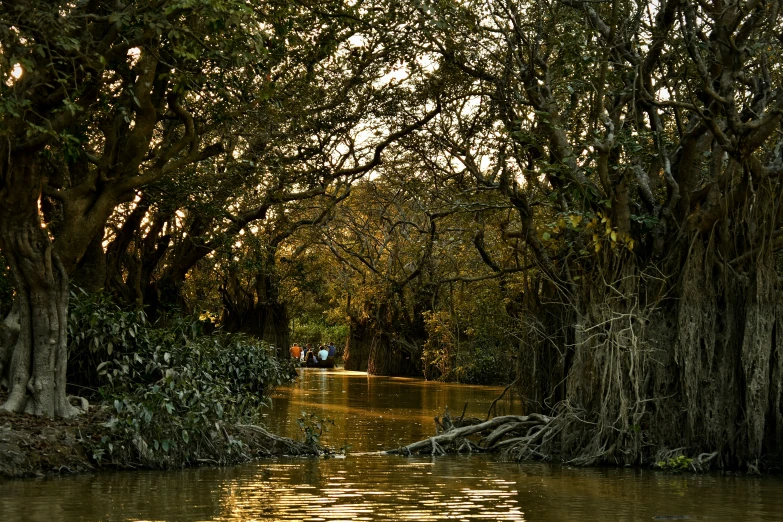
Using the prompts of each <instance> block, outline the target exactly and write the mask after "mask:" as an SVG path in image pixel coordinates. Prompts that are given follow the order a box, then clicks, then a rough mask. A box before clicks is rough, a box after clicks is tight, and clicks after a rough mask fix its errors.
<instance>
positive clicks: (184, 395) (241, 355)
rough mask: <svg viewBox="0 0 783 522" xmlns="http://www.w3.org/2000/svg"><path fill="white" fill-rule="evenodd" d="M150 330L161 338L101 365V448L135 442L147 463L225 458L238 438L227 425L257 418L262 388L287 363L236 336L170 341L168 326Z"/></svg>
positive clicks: (267, 388)
mask: <svg viewBox="0 0 783 522" xmlns="http://www.w3.org/2000/svg"><path fill="white" fill-rule="evenodd" d="M148 335H149V338H150V339H151V340H153V339H154V340H157V341H160V342H159V343H158V344H155V345H154V346H152V344H150V345H147V347H146V348H147V349H146V350H141V351H137V352H134V353H132V354H127V353H126V354H124V355H122V356H121V357H119V358H117V359H114V360H112V361H107V362H105V363H102V364H101V367H100V373H101V374H104V375H105V376H106V378H107V380H108V383H107V384H106V385H105V386H103V387H102V388H101V394H102V395H103V398H104V401H105V402H106V403H109V404H110V405H112V408H113V411H112V417H111V419H110V420H109V424H108V425H109V427H110V428H111V433H112V436H111V437H110V438H109V439H108V440H104V441H102V442H103V445H104V447H105V448H106V449H108V450H109V452H110V453H111V452H113V451H114V450H115V448H117V447H120V448H121V449H122V450H124V451H126V452H127V451H130V450H132V449H134V448H135V450H136V451H137V452H138V454H139V456H140V458H141V459H142V460H143V461H144V464H146V465H151V466H180V465H184V464H187V463H189V462H192V461H194V460H199V459H201V458H204V457H205V456H208V458H209V459H212V460H216V461H221V460H222V461H225V460H229V459H230V457H231V454H232V452H237V451H241V450H242V449H243V445H242V443H241V442H240V441H238V440H235V439H233V438H232V437H231V436H230V435H228V433H227V432H226V431H225V426H226V425H231V424H234V423H239V422H242V423H256V422H258V420H259V418H260V415H259V413H260V412H259V410H260V408H261V406H263V405H264V404H266V403H267V396H268V394H269V393H270V392H271V390H272V389H273V388H274V387H275V386H277V385H280V384H282V383H283V382H285V381H287V380H288V379H289V376H290V368H288V363H287V362H281V361H280V360H278V359H276V358H275V356H274V353H273V351H272V350H271V348H270V347H269V345H267V344H266V343H263V342H258V341H255V340H253V339H251V338H249V337H245V336H241V335H232V336H224V335H213V336H209V337H201V338H197V339H195V340H193V341H190V342H187V343H177V342H173V343H172V342H171V341H172V340H176V338H177V335H172V332H171V331H170V330H162V331H153V332H148ZM172 337H173V339H172ZM131 444H132V447H131V446H130V445H131ZM216 456H217V457H218V458H215V457H216Z"/></svg>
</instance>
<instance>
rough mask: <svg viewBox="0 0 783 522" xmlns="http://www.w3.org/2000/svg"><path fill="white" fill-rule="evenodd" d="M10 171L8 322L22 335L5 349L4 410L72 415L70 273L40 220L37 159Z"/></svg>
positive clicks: (5, 239)
mask: <svg viewBox="0 0 783 522" xmlns="http://www.w3.org/2000/svg"><path fill="white" fill-rule="evenodd" d="M15 160H16V158H15ZM9 170H10V171H11V172H9V173H8V174H9V175H7V176H6V190H5V191H4V194H3V196H4V197H3V198H2V201H0V248H2V251H3V255H4V256H5V259H6V262H7V263H8V265H9V267H10V268H11V274H12V276H13V281H14V286H15V291H16V294H15V297H14V299H15V302H14V308H13V310H12V312H11V314H13V316H11V315H9V318H8V321H7V322H8V324H9V325H10V329H12V330H16V333H15V335H13V336H12V337H14V338H15V339H12V341H13V345H11V346H6V347H5V350H6V353H7V357H6V360H7V364H6V365H5V366H6V367H5V368H3V369H2V373H4V374H5V375H6V376H7V386H8V398H7V399H6V402H5V403H4V404H2V405H1V406H0V408H1V409H4V410H7V411H12V412H28V413H33V414H36V415H45V416H49V417H55V416H56V417H70V416H72V415H73V414H74V413H76V409H75V408H74V407H72V406H71V405H70V404H69V403H68V400H67V397H66V394H65V376H66V366H67V363H68V353H67V339H66V332H67V324H66V323H67V313H68V275H67V273H66V272H65V269H64V267H63V265H62V263H61V262H60V260H59V259H58V258H57V256H56V255H55V254H54V253H53V251H52V244H51V241H50V239H49V235H48V233H47V231H46V229H45V228H43V226H42V223H41V220H40V217H39V211H38V199H39V196H40V187H41V180H40V177H38V176H37V173H36V169H35V166H34V164H33V162H32V160H28V161H18V160H16V161H15V162H14V163H13V167H10V168H9ZM0 361H2V359H0Z"/></svg>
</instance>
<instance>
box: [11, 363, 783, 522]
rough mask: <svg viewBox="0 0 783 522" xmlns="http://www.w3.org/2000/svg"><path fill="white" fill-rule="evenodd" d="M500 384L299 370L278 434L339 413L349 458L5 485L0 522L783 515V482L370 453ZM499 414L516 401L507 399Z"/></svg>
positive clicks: (275, 422) (279, 416)
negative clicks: (306, 417)
mask: <svg viewBox="0 0 783 522" xmlns="http://www.w3.org/2000/svg"><path fill="white" fill-rule="evenodd" d="M500 391H501V389H500V388H487V387H478V386H477V387H461V386H455V385H445V384H439V383H426V382H423V381H417V380H410V379H384V378H378V377H367V376H366V375H364V374H358V373H351V372H325V371H319V370H314V371H308V372H303V377H302V379H301V380H300V381H299V382H297V383H296V384H295V385H293V386H292V387H290V388H287V389H284V390H280V392H279V393H278V394H277V395H276V397H275V400H274V403H273V407H272V409H271V410H270V411H269V412H268V416H267V421H268V424H269V426H270V427H272V428H273V429H276V430H279V431H281V432H287V433H288V434H290V435H296V434H297V432H298V428H297V426H296V418H297V417H298V416H299V415H300V414H301V412H302V411H305V412H307V413H316V414H318V415H320V416H322V417H331V418H332V419H333V420H334V421H335V425H334V428H333V429H332V431H331V432H330V433H329V434H328V437H327V438H328V442H330V443H331V444H332V445H334V446H339V445H344V444H350V445H351V446H352V447H353V450H351V451H349V452H348V455H347V457H345V458H330V459H280V460H276V461H262V462H256V463H250V464H246V465H242V466H234V467H229V468H201V469H191V470H183V471H171V472H146V471H145V472H127V473H99V474H93V475H82V476H76V477H63V478H53V479H41V480H18V481H7V482H2V481H0V490H2V493H3V494H2V495H0V522H4V521H6V520H8V521H17V520H19V521H25V520H30V521H37V520H42V521H53V522H59V521H63V522H66V521H68V522H70V521H76V520H109V521H114V520H117V521H120V520H123V521H124V520H183V521H185V520H187V521H191V520H227V521H228V520H308V521H340V520H355V521H361V520H403V521H415V520H416V521H417V520H423V521H427V520H459V521H461V520H504V521H505V520H511V521H523V520H524V521H552V522H554V521H563V520H579V521H604V520H612V521H621V522H626V521H628V522H630V521H637V520H710V521H715V520H720V521H724V520H725V521H741V520H753V521H755V520H770V521H771V520H781V519H783V480H782V479H781V478H779V477H763V478H753V477H737V476H720V475H715V474H711V475H692V474H680V475H676V474H668V473H662V472H651V471H647V470H634V469H606V468H592V469H572V468H567V467H562V466H555V465H549V464H541V463H526V464H515V463H507V462H499V461H498V460H497V458H496V457H495V456H492V455H449V456H444V457H437V458H429V457H412V458H405V457H396V456H386V455H378V454H367V453H364V454H362V453H363V452H368V451H372V450H377V449H379V448H380V447H384V448H388V447H391V446H395V445H399V444H403V443H409V442H413V441H415V440H419V439H421V438H423V437H426V436H428V435H429V434H431V433H432V432H433V421H432V417H433V416H434V415H440V414H441V413H442V411H443V408H444V407H445V406H446V405H449V407H450V409H451V412H452V415H454V416H459V415H460V414H461V412H462V408H463V406H464V404H465V402H466V401H467V402H468V408H467V413H466V415H473V416H480V417H482V418H483V417H484V415H486V410H487V408H488V407H489V404H490V403H491V402H492V400H493V399H494V398H495V397H496V396H497V394H498V393H499V392H500ZM502 408H503V409H502V410H501V411H500V413H503V412H506V413H508V412H515V413H516V412H518V408H519V406H518V405H514V404H509V403H506V404H503V405H502Z"/></svg>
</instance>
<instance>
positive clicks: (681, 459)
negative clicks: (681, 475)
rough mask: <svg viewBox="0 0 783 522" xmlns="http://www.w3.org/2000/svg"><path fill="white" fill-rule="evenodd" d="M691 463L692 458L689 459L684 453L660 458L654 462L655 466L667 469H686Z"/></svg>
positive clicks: (689, 467)
mask: <svg viewBox="0 0 783 522" xmlns="http://www.w3.org/2000/svg"><path fill="white" fill-rule="evenodd" d="M692 463H693V459H689V458H688V457H686V456H685V455H679V456H677V457H672V458H670V459H666V460H660V461H658V462H656V463H655V467H656V468H660V469H665V470H669V471H688V470H689V469H691V464H692Z"/></svg>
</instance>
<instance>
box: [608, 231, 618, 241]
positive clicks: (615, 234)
mask: <svg viewBox="0 0 783 522" xmlns="http://www.w3.org/2000/svg"><path fill="white" fill-rule="evenodd" d="M609 236H610V237H611V238H612V241H617V232H615V231H614V230H612V233H611V234H609Z"/></svg>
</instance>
